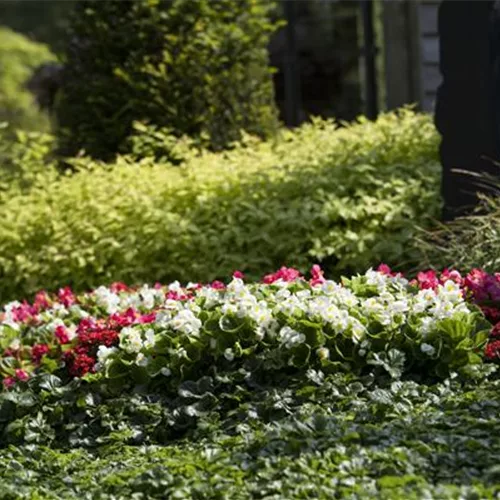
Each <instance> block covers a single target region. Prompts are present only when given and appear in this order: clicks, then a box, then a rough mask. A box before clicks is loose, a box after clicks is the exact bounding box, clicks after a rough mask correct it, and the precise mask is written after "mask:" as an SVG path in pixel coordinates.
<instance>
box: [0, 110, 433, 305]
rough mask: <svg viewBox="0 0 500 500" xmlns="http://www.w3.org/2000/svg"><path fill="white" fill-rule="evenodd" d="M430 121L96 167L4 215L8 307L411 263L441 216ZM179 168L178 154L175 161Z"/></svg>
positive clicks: (1, 273) (311, 131)
mask: <svg viewBox="0 0 500 500" xmlns="http://www.w3.org/2000/svg"><path fill="white" fill-rule="evenodd" d="M437 141H438V139H437V135H436V132H435V129H434V126H433V124H432V120H431V119H430V118H429V117H427V116H425V115H419V114H415V113H413V112H412V111H409V110H402V111H400V112H399V113H391V114H386V115H382V116H381V117H380V118H379V119H378V120H377V121H376V122H374V123H373V122H369V121H366V120H360V122H359V123H354V124H352V125H349V126H346V127H343V128H338V127H336V126H335V125H334V124H332V123H330V122H323V121H317V122H315V123H313V124H307V125H304V126H303V127H301V128H299V129H298V130H296V131H283V132H282V134H281V135H280V137H279V138H277V139H276V140H275V141H267V142H264V141H258V140H255V139H252V138H248V139H246V140H245V142H244V143H243V144H241V145H240V146H239V147H238V148H235V149H234V150H232V151H229V152H225V153H210V152H206V151H202V152H199V153H198V152H196V151H195V150H193V149H190V148H189V146H188V144H184V145H183V144H182V143H179V144H178V147H177V149H176V150H175V151H174V154H175V158H176V161H175V165H174V164H170V163H159V162H155V161H154V160H152V159H149V158H143V159H142V160H140V161H137V160H136V159H135V158H132V157H127V156H124V157H120V158H118V159H117V161H116V162H115V163H114V164H112V165H104V164H99V163H95V162H92V161H90V160H86V159H80V160H78V161H77V162H75V168H76V170H77V172H76V173H74V174H73V175H69V174H68V175H64V176H61V178H60V179H59V180H57V181H54V180H53V179H52V177H51V179H50V181H47V182H46V183H45V184H44V183H41V184H40V183H37V185H36V186H38V187H36V186H35V188H33V189H32V190H31V191H30V192H27V193H25V194H22V195H18V194H15V193H13V194H12V196H11V197H10V198H9V199H8V200H6V201H5V202H4V203H2V204H0V218H1V220H2V224H1V225H0V279H1V285H0V299H1V300H3V301H5V300H9V299H11V298H16V297H23V296H27V295H28V294H31V293H35V292H36V291H37V290H39V289H41V288H47V289H49V290H55V289H56V288H57V287H58V286H63V285H65V284H71V285H72V286H73V287H74V288H75V289H76V290H77V291H78V290H84V289H89V288H94V287H96V286H98V285H100V284H102V283H110V282H111V281H117V280H122V281H126V282H127V283H130V284H134V283H141V282H148V281H153V280H155V279H158V280H161V281H165V282H168V281H171V280H174V279H179V280H181V281H184V282H187V281H190V280H192V281H194V280H197V281H204V282H207V281H211V280H213V279H218V278H222V277H224V276H227V275H228V274H229V273H231V271H232V270H233V269H237V268H240V269H241V270H242V271H243V272H245V273H246V274H248V275H249V276H250V277H253V278H257V277H258V276H260V275H262V274H263V273H265V272H266V271H267V270H268V269H273V268H277V267H279V266H281V265H282V264H283V263H284V262H287V263H289V264H290V265H293V266H295V267H298V268H299V269H301V270H302V271H305V270H306V269H308V268H309V267H310V266H311V265H312V264H313V263H314V262H318V261H320V262H321V263H322V265H323V267H324V268H325V269H326V270H327V271H328V272H331V273H335V274H336V275H337V276H338V273H339V272H350V271H362V270H364V269H366V268H367V267H369V266H371V265H376V263H377V262H380V261H381V260H385V261H387V262H388V263H389V264H400V265H401V264H402V263H403V264H405V263H407V262H409V261H410V262H414V261H415V260H416V259H418V258H419V256H420V253H419V252H418V251H417V250H416V248H415V246H414V245H413V244H412V241H413V238H414V235H415V232H416V227H417V226H420V225H422V226H424V227H425V226H428V225H429V224H430V223H431V220H432V218H433V217H435V216H436V217H437V216H438V214H439V205H440V203H439V201H438V200H439V194H438V193H439V178H440V166H439V163H438V160H437V153H436V152H437ZM170 156H172V154H170Z"/></svg>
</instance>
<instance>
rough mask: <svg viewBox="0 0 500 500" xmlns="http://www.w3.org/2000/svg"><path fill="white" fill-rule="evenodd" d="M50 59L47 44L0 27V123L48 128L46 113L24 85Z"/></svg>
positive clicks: (51, 55) (29, 127)
mask: <svg viewBox="0 0 500 500" xmlns="http://www.w3.org/2000/svg"><path fill="white" fill-rule="evenodd" d="M53 60H55V56H54V55H53V54H52V53H51V52H50V50H49V48H48V47H47V46H45V45H43V44H40V43H36V42H33V41H31V40H29V39H27V38H25V37H24V36H23V35H20V34H18V33H15V32H13V31H11V30H9V29H8V28H4V27H0V68H1V71H0V122H9V123H10V124H11V125H13V126H15V127H17V128H22V129H27V130H46V129H47V128H48V127H49V125H50V120H49V118H48V116H46V115H44V114H43V112H41V111H40V110H39V109H38V107H37V104H36V102H35V98H34V96H33V95H32V94H31V92H30V91H29V90H28V89H27V88H26V87H25V84H26V83H27V81H28V80H29V78H30V76H31V75H32V73H33V71H34V70H35V69H36V68H37V67H38V66H40V65H41V64H43V63H45V62H49V61H53Z"/></svg>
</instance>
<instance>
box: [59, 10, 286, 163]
mask: <svg viewBox="0 0 500 500" xmlns="http://www.w3.org/2000/svg"><path fill="white" fill-rule="evenodd" d="M272 7H273V4H272V2H268V1H262V0H240V1H238V2H234V1H233V0H218V1H217V2H213V1H211V0H158V1H150V0H139V1H135V2H122V1H120V0H112V1H107V2H94V1H81V2H80V3H79V4H78V6H77V8H76V9H75V12H74V13H73V15H72V21H71V22H70V29H69V33H68V48H67V51H66V56H65V57H66V68H65V77H64V83H63V88H62V95H61V96H60V100H59V104H58V118H59V124H60V126H61V127H62V134H61V142H62V147H63V151H64V152H65V153H66V154H74V153H75V152H77V151H78V150H79V149H81V148H83V149H85V151H86V152H87V153H88V154H90V155H92V156H94V157H99V158H108V157H110V156H112V155H114V154H115V153H116V152H117V151H118V150H119V149H120V148H121V147H123V143H124V141H125V140H126V138H127V136H128V134H129V133H130V132H131V127H132V123H133V122H134V121H135V120H140V121H148V122H150V123H151V124H152V125H157V126H162V127H167V128H169V129H171V130H172V132H173V133H174V134H176V135H182V134H187V135H189V136H191V137H195V138H197V139H199V141H201V143H203V144H204V145H209V146H210V147H212V148H214V149H220V148H223V147H225V146H227V145H229V144H230V143H231V142H233V141H235V140H238V139H239V138H240V137H241V130H242V129H243V130H246V131H247V132H249V133H252V134H256V135H259V136H263V137H265V136H268V135H270V134H271V133H272V132H274V131H275V130H276V127H277V115H276V111H275V106H274V99H273V87H272V79H271V70H270V68H269V65H268V55H267V44H268V41H269V36H270V35H271V33H272V32H273V30H274V29H275V26H274V25H273V24H272V23H271V22H270V21H269V18H268V17H269V13H270V10H271V9H272Z"/></svg>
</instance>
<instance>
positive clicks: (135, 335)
mask: <svg viewBox="0 0 500 500" xmlns="http://www.w3.org/2000/svg"><path fill="white" fill-rule="evenodd" d="M120 347H121V348H122V349H123V350H124V351H125V352H128V353H134V352H135V353H137V352H139V351H140V350H141V349H142V339H141V333H140V331H139V330H137V329H135V328H131V327H126V328H123V329H122V331H121V332H120Z"/></svg>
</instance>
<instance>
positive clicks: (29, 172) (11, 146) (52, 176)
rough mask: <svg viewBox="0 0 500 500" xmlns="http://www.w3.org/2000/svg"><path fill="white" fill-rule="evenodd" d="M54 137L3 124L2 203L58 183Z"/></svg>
mask: <svg viewBox="0 0 500 500" xmlns="http://www.w3.org/2000/svg"><path fill="white" fill-rule="evenodd" d="M53 148H54V137H53V136H52V135H50V134H47V133H44V132H29V131H26V130H15V129H13V127H8V126H6V125H2V124H0V201H3V200H7V199H9V198H11V197H12V196H13V195H14V194H20V193H27V192H29V190H30V189H31V188H32V187H33V186H36V185H38V186H46V185H47V184H48V183H50V182H52V181H55V180H57V178H58V177H59V176H58V171H57V165H56V161H55V159H54V157H53V154H52V153H53Z"/></svg>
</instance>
